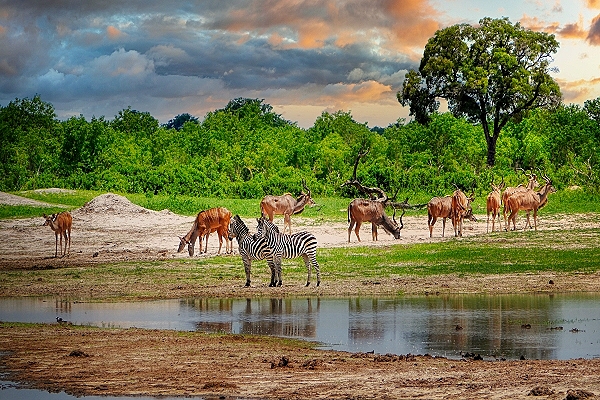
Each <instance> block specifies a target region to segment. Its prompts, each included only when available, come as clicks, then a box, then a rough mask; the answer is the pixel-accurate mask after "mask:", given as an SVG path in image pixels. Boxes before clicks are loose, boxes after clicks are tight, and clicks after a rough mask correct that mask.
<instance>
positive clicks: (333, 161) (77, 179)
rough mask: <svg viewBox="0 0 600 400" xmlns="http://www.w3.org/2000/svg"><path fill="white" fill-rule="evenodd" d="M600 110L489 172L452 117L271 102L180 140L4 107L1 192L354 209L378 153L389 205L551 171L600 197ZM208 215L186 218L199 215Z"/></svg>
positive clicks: (581, 112)
mask: <svg viewBox="0 0 600 400" xmlns="http://www.w3.org/2000/svg"><path fill="white" fill-rule="evenodd" d="M597 103H598V101H589V102H586V106H585V107H583V108H582V107H579V106H576V105H569V106H561V107H558V108H556V109H553V110H548V109H541V108H540V109H536V110H533V111H530V112H528V113H524V114H523V115H522V117H521V118H520V119H519V120H516V119H515V120H512V121H510V122H509V123H508V124H507V125H506V126H505V128H504V129H503V135H502V137H501V138H500V139H499V141H498V142H497V150H498V152H497V164H496V165H495V166H494V167H493V168H490V167H488V166H487V165H486V164H487V163H486V154H487V148H486V145H487V143H486V141H485V134H484V130H485V129H484V128H483V127H482V126H481V124H474V123H472V122H471V121H470V120H469V119H468V118H466V117H461V118H458V117H456V116H454V115H453V114H452V113H443V114H440V113H437V112H435V113H432V114H430V115H428V118H429V123H428V124H427V125H423V124H420V123H418V122H416V121H413V122H409V123H405V121H403V120H399V121H398V123H396V124H393V125H390V126H388V127H387V128H377V129H369V127H368V126H366V124H361V123H357V122H356V121H355V120H354V119H353V118H352V115H351V114H350V113H349V112H343V111H338V112H335V113H328V112H324V113H322V114H321V115H320V116H319V117H318V118H317V119H316V121H315V124H314V125H313V126H312V127H311V128H309V129H302V128H300V127H298V126H297V125H296V124H293V123H290V122H289V121H286V120H284V119H282V118H281V117H280V116H279V115H277V114H275V113H273V112H272V107H271V106H270V105H268V104H264V103H263V101H262V100H257V99H235V100H232V101H231V102H230V103H229V104H228V105H227V106H226V107H225V108H223V109H219V110H215V111H213V112H209V113H208V114H207V115H206V116H205V118H204V120H203V121H202V122H197V123H196V122H194V121H192V120H191V119H190V120H188V121H187V123H184V124H183V126H181V127H180V129H179V130H178V129H174V128H168V127H166V126H159V124H158V121H157V120H156V119H154V118H153V117H152V116H150V115H149V114H148V113H146V112H139V111H134V110H131V108H128V109H125V110H123V111H121V112H119V113H118V115H117V116H116V117H115V119H114V120H113V121H106V120H104V118H99V119H98V118H92V119H91V120H90V121H87V120H86V119H85V118H84V117H83V116H79V117H71V118H69V119H67V120H66V121H57V120H56V119H55V115H54V109H53V107H52V105H50V104H47V103H44V102H43V101H42V100H41V99H40V98H39V96H36V97H35V98H34V99H33V100H29V99H24V100H18V99H17V100H15V101H14V102H11V103H10V104H8V105H7V106H6V107H0V134H1V135H2V138H3V140H2V142H0V157H1V158H2V164H1V165H0V172H1V173H2V175H1V176H0V190H4V191H16V190H24V189H35V188H43V187H63V188H70V189H78V190H90V191H96V192H106V191H112V192H117V193H132V194H133V193H137V194H143V195H144V196H150V197H148V198H151V196H158V198H161V197H165V198H177V199H179V198H182V197H185V196H188V197H191V198H237V199H249V200H250V199H254V200H256V199H260V198H261V197H263V196H264V195H267V194H275V195H278V194H283V193H287V192H289V193H292V194H293V195H298V194H299V193H300V191H302V190H303V187H302V185H301V181H302V180H303V179H304V180H306V182H307V184H308V186H309V188H310V189H311V191H312V192H313V196H323V197H328V198H335V197H343V198H352V197H357V196H362V194H360V193H358V192H357V191H356V190H355V189H354V188H351V187H344V188H341V184H342V183H343V182H345V181H346V180H348V179H350V178H352V174H353V167H354V162H355V160H356V157H357V155H358V154H359V153H360V152H363V151H365V150H367V153H366V155H365V156H364V157H362V158H361V159H360V162H359V165H358V169H357V178H358V179H359V180H360V181H361V182H362V183H363V184H364V185H366V186H377V187H380V188H382V189H383V190H385V191H386V192H387V193H388V194H389V195H390V196H392V195H394V194H395V193H398V195H397V199H401V198H402V199H403V198H405V196H409V197H411V201H412V198H413V197H415V196H417V197H429V198H430V197H431V196H434V195H436V196H437V195H446V194H450V193H451V192H452V191H453V190H454V189H455V188H456V187H460V188H462V189H463V190H466V191H470V190H471V189H473V188H475V191H476V194H477V196H485V195H486V194H487V192H489V183H490V182H491V180H492V179H496V181H499V180H500V179H501V178H502V177H503V178H504V179H505V182H510V183H511V184H519V183H524V182H522V181H523V175H522V173H521V172H519V171H518V170H517V168H519V167H520V168H525V169H531V170H534V171H537V169H540V170H542V171H543V172H544V173H546V174H548V175H549V176H550V177H551V178H552V179H553V182H554V184H555V186H556V187H557V188H559V189H564V188H567V187H570V186H573V185H576V186H581V187H583V188H584V189H585V190H586V191H589V192H596V191H598V190H599V189H598V188H600V174H599V172H600V171H599V169H600V165H599V161H600V124H598V121H597V120H596V119H595V118H596V117H595V116H596V114H595V112H594V110H595V109H596V108H597ZM169 206H170V204H168V203H167V204H166V207H165V208H170V207H169ZM199 206H201V204H196V203H194V204H193V205H191V204H190V205H189V206H186V205H185V204H182V205H179V206H178V207H181V208H180V209H181V210H182V212H185V213H188V212H189V213H195V212H197V208H198V207H199ZM183 210H185V211H183Z"/></svg>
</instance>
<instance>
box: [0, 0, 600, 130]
mask: <svg viewBox="0 0 600 400" xmlns="http://www.w3.org/2000/svg"><path fill="white" fill-rule="evenodd" d="M484 17H491V18H503V17H508V18H509V19H510V21H511V22H512V23H516V22H520V23H521V25H522V26H524V27H526V28H528V29H532V30H535V31H544V32H547V33H551V34H554V35H555V36H556V39H557V40H558V41H559V43H560V48H559V50H558V52H557V53H556V54H554V61H553V63H552V64H551V67H555V68H557V69H558V71H557V72H553V73H552V74H551V75H552V77H553V78H554V79H555V80H556V81H557V82H558V84H559V85H560V87H561V90H562V93H563V101H564V103H566V104H571V103H575V104H580V105H582V104H583V102H584V101H585V100H590V99H596V98H598V97H600V0H568V1H567V0H549V1H542V0H519V1H517V0H503V1H494V0H480V1H477V0H369V1H366V0H290V1H283V0H198V1H183V0H170V1H151V0H126V1H123V0H45V1H41V0H0V106H6V105H7V104H8V103H9V102H11V101H13V100H15V99H24V98H33V97H34V96H35V95H39V96H40V97H41V99H42V100H43V101H45V102H48V103H51V104H52V105H53V106H54V108H55V111H56V114H57V117H58V118H59V119H62V120H64V119H68V118H69V117H71V116H76V117H78V116H80V115H83V116H84V117H85V118H86V119H88V120H89V119H91V118H92V117H102V116H104V117H105V118H106V119H107V120H112V119H114V118H115V116H116V115H117V114H118V113H119V111H121V110H124V109H127V108H128V107H131V108H132V109H134V110H137V111H141V112H149V113H150V114H151V115H152V116H154V117H155V118H157V119H158V120H159V121H160V123H166V122H167V121H169V120H170V119H172V118H174V117H175V116H177V115H179V114H183V113H189V114H191V115H193V116H195V117H197V118H199V119H200V120H202V119H203V118H204V116H205V115H206V113H207V112H210V111H214V110H216V109H220V108H223V107H225V106H226V105H227V103H228V102H229V100H231V99H235V98H238V97H244V98H252V99H255V98H257V99H264V102H265V103H267V104H270V105H271V106H273V111H274V112H276V113H278V114H281V115H282V117H283V118H285V119H287V120H290V121H293V122H297V123H298V125H299V126H300V127H303V128H309V127H311V126H312V125H313V124H314V122H315V120H316V119H317V118H318V117H319V116H320V115H321V114H322V113H323V112H324V111H327V112H330V113H333V112H336V111H344V112H350V113H351V115H352V116H353V118H354V119H355V120H356V121H357V122H360V123H367V124H368V126H370V127H374V126H381V127H386V126H388V125H389V124H392V123H395V122H396V121H397V120H398V119H399V118H409V116H408V109H407V108H405V107H402V106H401V105H400V104H399V103H398V101H397V100H396V93H397V92H398V91H399V90H400V89H401V87H402V82H403V80H404V76H405V74H406V72H407V71H408V70H410V69H416V68H418V65H419V62H420V60H421V57H422V55H423V49H424V46H425V44H426V43H427V40H428V39H429V38H430V37H432V36H433V35H434V34H435V32H436V31H437V30H439V29H443V28H446V27H448V26H451V25H454V24H458V23H468V24H472V25H476V24H477V23H478V21H479V20H480V19H481V18H484Z"/></svg>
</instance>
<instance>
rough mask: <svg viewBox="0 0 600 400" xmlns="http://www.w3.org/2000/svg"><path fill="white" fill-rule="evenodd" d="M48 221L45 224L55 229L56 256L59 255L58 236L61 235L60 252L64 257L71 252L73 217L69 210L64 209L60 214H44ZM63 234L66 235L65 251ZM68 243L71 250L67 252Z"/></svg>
mask: <svg viewBox="0 0 600 400" xmlns="http://www.w3.org/2000/svg"><path fill="white" fill-rule="evenodd" d="M44 218H45V219H46V222H44V226H46V225H47V226H49V227H50V228H51V229H52V230H53V231H54V239H55V248H54V257H55V258H56V257H58V237H59V236H60V254H61V257H64V256H65V255H66V254H68V253H70V252H71V226H72V224H73V217H71V214H70V213H69V212H68V211H63V212H61V213H59V214H52V215H50V216H48V215H46V214H44ZM63 236H64V237H65V248H64V251H63V244H62V243H63V242H62V240H63ZM67 244H68V245H69V250H68V252H67Z"/></svg>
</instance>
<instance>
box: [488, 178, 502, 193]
mask: <svg viewBox="0 0 600 400" xmlns="http://www.w3.org/2000/svg"><path fill="white" fill-rule="evenodd" d="M490 186H491V187H492V190H493V191H494V192H498V193H501V192H502V190H504V187H505V186H506V184H505V183H504V177H502V181H501V182H500V183H499V184H497V185H496V184H494V178H493V177H492V181H491V182H490Z"/></svg>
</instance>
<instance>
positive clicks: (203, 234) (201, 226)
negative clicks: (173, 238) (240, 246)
mask: <svg viewBox="0 0 600 400" xmlns="http://www.w3.org/2000/svg"><path fill="white" fill-rule="evenodd" d="M231 216H232V214H231V211H229V210H228V209H226V208H225V207H216V208H210V209H208V210H204V211H200V212H199V213H198V215H197V216H196V219H195V220H194V223H193V225H192V229H190V231H189V232H188V233H187V234H186V235H185V236H184V237H180V238H179V247H178V248H177V252H178V253H180V252H181V251H182V250H183V248H184V247H185V246H186V245H187V246H188V254H189V255H190V257H192V256H193V255H194V245H195V244H196V238H198V242H199V243H200V253H202V238H206V246H205V249H204V252H205V253H206V252H207V250H208V238H209V235H210V234H211V232H215V231H216V232H217V234H218V235H219V250H218V252H217V254H221V247H222V246H223V238H225V252H226V253H230V252H232V251H233V245H232V242H231V240H229V237H228V229H229V221H230V220H231Z"/></svg>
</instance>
